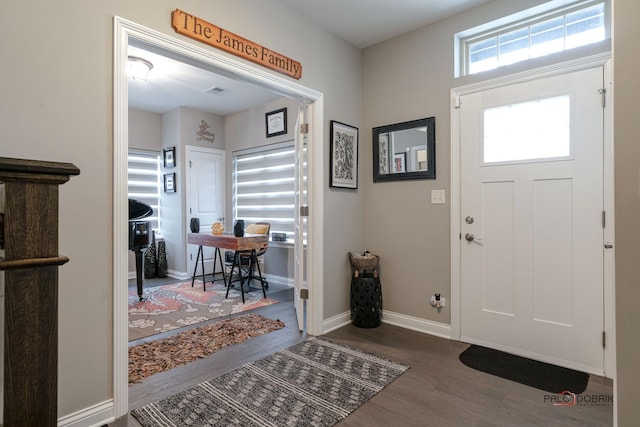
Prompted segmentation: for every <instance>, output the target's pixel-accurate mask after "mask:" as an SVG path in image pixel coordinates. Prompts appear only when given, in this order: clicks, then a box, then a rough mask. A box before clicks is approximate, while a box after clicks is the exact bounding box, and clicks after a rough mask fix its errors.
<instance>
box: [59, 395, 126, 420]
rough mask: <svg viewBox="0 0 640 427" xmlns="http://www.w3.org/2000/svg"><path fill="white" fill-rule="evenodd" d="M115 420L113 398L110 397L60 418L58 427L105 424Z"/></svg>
mask: <svg viewBox="0 0 640 427" xmlns="http://www.w3.org/2000/svg"><path fill="white" fill-rule="evenodd" d="M113 421H115V417H114V413H113V399H110V400H107V401H104V402H102V403H98V404H96V405H93V406H90V407H88V408H85V409H82V410H80V411H78V412H75V413H73V414H69V415H66V416H64V417H62V418H59V419H58V427H87V426H103V425H105V424H108V423H111V422H113Z"/></svg>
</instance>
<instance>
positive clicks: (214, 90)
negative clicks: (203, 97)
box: [204, 86, 227, 95]
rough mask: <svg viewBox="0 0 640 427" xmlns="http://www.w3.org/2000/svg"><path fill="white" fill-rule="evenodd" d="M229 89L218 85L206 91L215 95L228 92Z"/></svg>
mask: <svg viewBox="0 0 640 427" xmlns="http://www.w3.org/2000/svg"><path fill="white" fill-rule="evenodd" d="M226 92H227V90H226V89H224V88H221V87H218V86H214V87H212V88H210V89H207V90H205V91H204V93H212V94H214V95H222V94H223V93H226Z"/></svg>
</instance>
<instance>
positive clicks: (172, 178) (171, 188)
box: [164, 172, 176, 193]
mask: <svg viewBox="0 0 640 427" xmlns="http://www.w3.org/2000/svg"><path fill="white" fill-rule="evenodd" d="M164 192H165V193H175V192H176V173H175V172H172V173H165V174H164Z"/></svg>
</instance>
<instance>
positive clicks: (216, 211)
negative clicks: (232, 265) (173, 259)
mask: <svg viewBox="0 0 640 427" xmlns="http://www.w3.org/2000/svg"><path fill="white" fill-rule="evenodd" d="M186 158H187V164H186V166H187V174H186V175H187V182H186V184H187V194H188V200H187V204H186V206H187V214H186V215H185V218H186V220H187V224H186V225H187V232H188V233H189V232H190V231H191V230H190V227H189V225H190V222H191V218H198V219H199V220H200V232H201V233H211V225H212V224H213V223H214V222H216V221H220V222H222V223H223V224H224V213H225V186H224V151H223V150H217V149H212V148H203V147H195V146H187V148H186ZM202 249H203V252H204V267H205V273H206V274H209V273H211V272H213V255H214V250H215V249H214V248H211V247H207V246H203V248H202ZM197 254H198V246H196V245H187V273H188V274H189V275H191V274H193V271H194V267H195V262H196V259H197ZM219 264H220V263H219V262H218V268H217V271H222V266H220V265H219ZM201 271H202V270H201V266H198V272H199V274H201V273H200V272H201Z"/></svg>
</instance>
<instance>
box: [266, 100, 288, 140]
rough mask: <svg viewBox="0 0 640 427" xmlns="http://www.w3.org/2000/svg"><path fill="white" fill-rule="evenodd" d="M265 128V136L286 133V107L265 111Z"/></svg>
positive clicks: (269, 136)
mask: <svg viewBox="0 0 640 427" xmlns="http://www.w3.org/2000/svg"><path fill="white" fill-rule="evenodd" d="M264 120H265V128H266V135H267V138H271V137H272V136H277V135H284V134H286V133H287V108H286V107H285V108H280V109H279V110H274V111H270V112H268V113H265V115H264Z"/></svg>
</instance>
